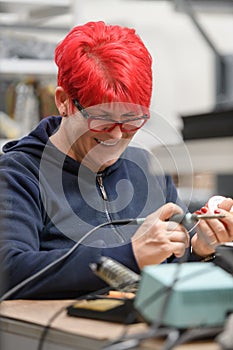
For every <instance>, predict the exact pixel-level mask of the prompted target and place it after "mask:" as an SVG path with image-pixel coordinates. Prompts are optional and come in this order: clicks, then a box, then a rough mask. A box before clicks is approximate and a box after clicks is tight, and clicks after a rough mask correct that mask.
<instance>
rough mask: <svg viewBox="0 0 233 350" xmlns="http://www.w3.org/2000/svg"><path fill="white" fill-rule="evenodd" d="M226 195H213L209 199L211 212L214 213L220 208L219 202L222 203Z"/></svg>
mask: <svg viewBox="0 0 233 350" xmlns="http://www.w3.org/2000/svg"><path fill="white" fill-rule="evenodd" d="M225 199H226V197H224V196H213V197H211V198H210V199H209V200H208V203H207V205H208V208H209V211H210V212H211V214H214V211H215V209H218V204H220V203H222V202H223V201H224V200H225Z"/></svg>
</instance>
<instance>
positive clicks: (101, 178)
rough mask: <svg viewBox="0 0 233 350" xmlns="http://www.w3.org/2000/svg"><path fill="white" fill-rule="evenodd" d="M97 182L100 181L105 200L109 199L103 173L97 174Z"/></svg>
mask: <svg viewBox="0 0 233 350" xmlns="http://www.w3.org/2000/svg"><path fill="white" fill-rule="evenodd" d="M97 182H98V185H99V188H100V192H101V194H102V197H103V200H104V201H107V200H108V197H107V193H106V191H105V188H104V184H103V177H102V175H97Z"/></svg>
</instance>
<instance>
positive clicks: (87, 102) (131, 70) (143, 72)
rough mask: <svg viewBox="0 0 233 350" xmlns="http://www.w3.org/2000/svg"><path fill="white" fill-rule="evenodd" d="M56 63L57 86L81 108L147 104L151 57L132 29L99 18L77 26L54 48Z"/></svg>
mask: <svg viewBox="0 0 233 350" xmlns="http://www.w3.org/2000/svg"><path fill="white" fill-rule="evenodd" d="M55 62H56V64H57V66H58V85H59V86H62V87H63V88H64V90H65V91H66V92H67V93H68V94H69V96H70V97H71V98H72V99H78V100H79V102H80V103H81V104H82V105H83V106H84V107H88V106H91V105H96V104H100V103H104V102H129V103H136V104H139V105H143V106H146V107H149V105H150V100H151V94H152V59H151V55H150V53H149V52H148V50H147V48H146V47H145V45H144V43H143V42H142V40H141V39H140V37H139V36H138V35H137V34H136V32H135V30H134V29H130V28H126V27H121V26H118V25H106V24H105V23H104V22H102V21H100V22H89V23H87V24H84V25H80V26H76V27H74V28H73V29H72V30H71V31H70V32H69V33H68V34H67V36H66V37H65V38H64V40H63V41H61V42H60V43H59V44H58V46H57V47H56V50H55Z"/></svg>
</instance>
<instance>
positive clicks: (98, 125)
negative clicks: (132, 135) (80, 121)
mask: <svg viewBox="0 0 233 350" xmlns="http://www.w3.org/2000/svg"><path fill="white" fill-rule="evenodd" d="M88 122H89V128H90V129H91V130H93V131H107V130H108V129H110V128H112V126H113V125H114V124H115V122H111V121H110V120H105V119H95V118H89V119H88Z"/></svg>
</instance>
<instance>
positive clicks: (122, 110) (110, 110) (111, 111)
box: [85, 102, 148, 116]
mask: <svg viewBox="0 0 233 350" xmlns="http://www.w3.org/2000/svg"><path fill="white" fill-rule="evenodd" d="M85 110H86V111H87V112H88V114H90V115H98V114H103V115H104V114H106V115H109V116H114V115H118V116H119V115H121V116H124V115H142V114H147V113H148V112H147V110H148V109H147V108H146V107H144V106H141V105H137V104H134V103H126V102H109V103H101V104H98V105H95V106H91V107H88V108H85Z"/></svg>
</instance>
